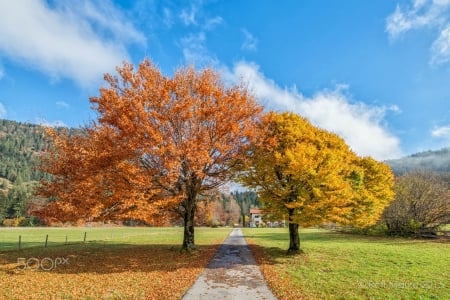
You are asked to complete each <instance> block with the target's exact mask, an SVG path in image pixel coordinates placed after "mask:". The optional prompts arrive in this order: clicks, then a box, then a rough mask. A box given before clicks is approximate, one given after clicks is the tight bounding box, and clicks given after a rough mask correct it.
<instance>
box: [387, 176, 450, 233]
mask: <svg viewBox="0 0 450 300" xmlns="http://www.w3.org/2000/svg"><path fill="white" fill-rule="evenodd" d="M449 187H450V184H449V182H448V178H446V177H444V176H442V175H440V174H437V173H433V172H431V171H425V170H421V171H419V170H416V171H413V172H409V173H406V174H405V175H403V176H401V177H399V178H398V179H397V182H396V184H395V186H394V190H395V193H396V196H395V199H394V201H392V202H391V204H390V205H389V206H388V207H387V208H386V209H385V211H384V212H383V216H382V222H383V223H384V224H385V225H386V227H387V232H388V233H389V234H391V235H417V234H420V233H424V232H425V233H427V234H429V233H433V232H434V233H436V231H437V229H438V228H439V226H441V225H443V224H446V223H448V222H449V220H450V190H449Z"/></svg>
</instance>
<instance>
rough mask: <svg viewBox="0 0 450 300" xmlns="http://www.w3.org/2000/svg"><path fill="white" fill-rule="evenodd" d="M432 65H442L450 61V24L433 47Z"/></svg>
mask: <svg viewBox="0 0 450 300" xmlns="http://www.w3.org/2000/svg"><path fill="white" fill-rule="evenodd" d="M431 53H432V57H431V63H432V64H441V63H446V62H448V61H450V24H449V25H448V26H447V27H446V28H445V29H443V30H442V31H441V33H440V34H439V37H438V38H437V39H436V40H435V41H434V42H433V45H432V46H431Z"/></svg>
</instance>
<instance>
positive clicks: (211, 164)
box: [40, 60, 261, 249]
mask: <svg viewBox="0 0 450 300" xmlns="http://www.w3.org/2000/svg"><path fill="white" fill-rule="evenodd" d="M117 72H118V76H112V75H106V76H105V80H106V82H107V86H106V87H103V88H101V89H100V95H99V96H98V97H92V98H91V99H90V101H91V103H92V107H93V109H94V110H95V111H96V112H97V115H98V120H96V121H93V122H92V123H91V124H90V125H88V126H86V127H85V128H84V129H83V131H82V132H80V133H79V134H78V135H66V134H60V133H58V132H56V131H54V130H51V129H49V134H50V135H51V136H52V138H53V140H54V149H53V152H51V153H49V155H48V156H47V157H46V158H44V161H43V169H44V171H46V172H48V173H50V174H52V175H53V180H51V181H45V182H42V188H41V189H40V193H41V194H42V195H44V196H46V197H49V198H51V199H54V201H52V202H50V203H49V205H48V206H47V207H46V208H45V209H44V211H42V212H41V213H40V215H41V216H43V217H44V218H46V219H52V218H56V219H62V220H78V219H90V220H104V219H130V218H133V219H141V220H144V221H146V222H148V223H152V224H161V223H162V222H164V221H165V220H168V219H170V218H171V217H173V215H174V214H176V213H177V214H179V215H181V216H182V218H183V220H184V225H185V236H184V242H183V247H184V248H186V249H190V248H193V247H194V216H195V213H196V208H197V201H198V197H197V196H198V195H200V194H202V193H204V192H205V191H208V190H211V189H215V188H217V187H218V186H220V185H222V184H223V183H224V182H226V181H227V180H228V179H229V178H230V176H231V175H232V173H231V170H232V168H233V164H234V162H235V161H238V160H242V159H243V158H244V154H245V151H246V149H247V147H248V145H249V143H250V141H251V140H252V138H253V136H254V134H255V129H254V128H255V124H256V122H257V120H258V118H259V113H260V112H261V107H260V106H258V105H257V103H256V101H255V99H254V98H253V97H252V96H251V95H250V94H249V93H248V91H247V89H246V87H245V86H244V85H234V86H230V87H225V86H224V84H223V83H222V82H221V80H220V78H219V76H218V75H217V74H216V73H214V72H213V71H212V70H210V69H206V70H203V71H198V72H197V71H195V70H194V68H192V67H191V68H183V69H180V70H178V71H176V72H175V74H174V75H173V77H172V78H169V77H166V76H164V75H163V74H162V73H161V72H160V71H159V70H158V69H157V68H156V67H155V66H154V65H152V63H151V62H150V61H148V60H144V61H143V62H142V63H141V64H140V65H139V67H138V68H137V70H134V68H133V66H132V65H131V64H128V63H125V64H124V65H123V66H122V67H120V68H117Z"/></svg>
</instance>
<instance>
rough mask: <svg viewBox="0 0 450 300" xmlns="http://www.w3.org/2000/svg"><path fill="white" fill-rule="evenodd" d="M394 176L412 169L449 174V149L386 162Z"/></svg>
mask: <svg viewBox="0 0 450 300" xmlns="http://www.w3.org/2000/svg"><path fill="white" fill-rule="evenodd" d="M386 163H387V164H389V165H390V166H391V168H392V170H393V171H394V173H395V174H396V175H401V174H403V173H405V172H407V171H411V170H414V169H428V170H432V171H436V172H445V173H450V147H449V148H444V149H441V150H437V151H426V152H420V153H416V154H413V155H410V156H407V157H404V158H400V159H393V160H388V161H386Z"/></svg>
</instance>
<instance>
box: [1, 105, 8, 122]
mask: <svg viewBox="0 0 450 300" xmlns="http://www.w3.org/2000/svg"><path fill="white" fill-rule="evenodd" d="M6 115H7V113H6V108H5V106H4V105H3V103H1V102H0V118H5V117H6Z"/></svg>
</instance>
